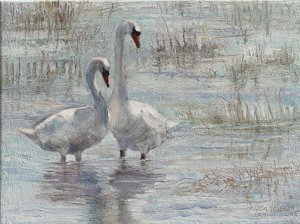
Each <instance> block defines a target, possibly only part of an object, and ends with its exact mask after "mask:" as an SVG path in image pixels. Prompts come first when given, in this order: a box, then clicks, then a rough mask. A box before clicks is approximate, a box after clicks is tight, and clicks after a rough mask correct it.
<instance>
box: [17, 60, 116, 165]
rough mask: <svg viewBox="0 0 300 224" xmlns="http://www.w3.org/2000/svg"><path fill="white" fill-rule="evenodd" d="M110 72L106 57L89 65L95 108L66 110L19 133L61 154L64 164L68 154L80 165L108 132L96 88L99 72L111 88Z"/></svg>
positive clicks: (105, 114) (87, 76)
mask: <svg viewBox="0 0 300 224" xmlns="http://www.w3.org/2000/svg"><path fill="white" fill-rule="evenodd" d="M109 69H110V65H109V62H108V60H107V59H106V58H104V57H98V58H94V59H93V60H92V62H91V63H90V64H89V66H88V69H87V73H86V81H87V84H88V86H89V89H90V91H91V93H92V96H93V99H94V106H85V107H76V108H70V109H65V110H62V111H60V112H58V113H56V114H54V115H52V116H50V117H47V118H45V119H44V120H42V121H41V122H39V123H37V124H36V125H35V126H34V128H33V129H25V128H22V129H21V128H20V129H19V131H20V132H21V133H24V134H25V135H26V136H27V137H29V138H30V139H32V140H33V141H34V142H35V143H37V144H38V145H39V146H40V147H41V148H42V149H44V150H48V151H53V152H55V151H57V152H59V153H60V154H61V161H62V162H65V161H66V155H67V154H74V155H75V157H76V161H77V162H79V161H80V160H81V153H82V152H83V151H84V150H85V149H87V148H89V147H90V146H92V145H94V144H96V143H99V142H100V141H101V140H102V139H103V138H104V136H105V135H106V132H107V130H108V126H109V117H108V109H107V105H106V103H105V101H104V98H103V96H102V94H101V92H100V91H99V90H98V88H97V87H96V84H95V83H96V79H95V75H96V72H97V70H99V71H100V72H101V73H102V77H103V79H104V81H105V83H106V86H107V87H109V81H108V76H109Z"/></svg>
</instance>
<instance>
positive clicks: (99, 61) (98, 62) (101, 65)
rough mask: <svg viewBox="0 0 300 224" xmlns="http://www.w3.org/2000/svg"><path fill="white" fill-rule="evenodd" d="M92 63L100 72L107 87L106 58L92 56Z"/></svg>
mask: <svg viewBox="0 0 300 224" xmlns="http://www.w3.org/2000/svg"><path fill="white" fill-rule="evenodd" d="M92 63H93V64H94V66H96V68H97V69H98V70H99V71H100V72H101V74H102V78H103V80H104V82H105V84H106V86H107V87H109V78H108V77H109V70H110V64H109V61H108V59H107V58H105V57H97V58H93V60H92Z"/></svg>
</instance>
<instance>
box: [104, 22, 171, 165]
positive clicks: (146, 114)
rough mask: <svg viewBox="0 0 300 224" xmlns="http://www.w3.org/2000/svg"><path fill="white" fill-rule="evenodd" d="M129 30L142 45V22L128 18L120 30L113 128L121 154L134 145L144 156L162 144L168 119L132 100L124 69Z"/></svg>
mask: <svg viewBox="0 0 300 224" xmlns="http://www.w3.org/2000/svg"><path fill="white" fill-rule="evenodd" d="M127 34H129V35H131V37H132V39H133V40H134V42H135V44H136V47H137V48H139V47H140V41H139V36H140V34H141V32H140V26H139V25H138V24H137V23H136V22H135V21H131V20H128V21H124V22H123V23H122V24H121V25H120V26H119V27H118V28H117V30H116V43H115V74H114V83H115V86H114V90H113V93H112V97H111V99H110V101H109V102H108V107H109V109H110V112H111V132H112V133H113V135H114V137H115V138H116V139H117V141H118V144H119V146H120V156H121V157H124V156H125V151H126V150H127V149H128V148H130V149H132V150H139V151H140V153H141V159H145V158H146V154H147V153H148V151H149V150H151V149H154V148H156V147H158V146H159V145H161V143H162V142H163V141H164V140H165V138H166V136H167V130H168V122H167V120H166V119H165V118H164V116H163V115H161V114H160V113H159V112H158V111H156V110H155V109H154V108H153V107H151V106H149V105H147V104H145V103H140V102H137V101H132V100H129V99H128V97H127V89H126V80H125V73H124V67H123V62H124V39H125V36H126V35H127Z"/></svg>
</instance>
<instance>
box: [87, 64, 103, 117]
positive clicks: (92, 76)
mask: <svg viewBox="0 0 300 224" xmlns="http://www.w3.org/2000/svg"><path fill="white" fill-rule="evenodd" d="M96 71H97V68H96V66H94V65H93V64H92V63H91V64H90V65H89V67H88V71H87V73H86V82H87V84H88V86H89V89H90V91H91V93H92V97H93V100H94V106H95V108H96V110H97V112H99V113H100V114H101V116H102V117H103V118H104V119H106V120H108V110H107V105H106V103H105V100H104V98H103V96H102V94H101V91H100V90H99V89H98V88H97V86H96Z"/></svg>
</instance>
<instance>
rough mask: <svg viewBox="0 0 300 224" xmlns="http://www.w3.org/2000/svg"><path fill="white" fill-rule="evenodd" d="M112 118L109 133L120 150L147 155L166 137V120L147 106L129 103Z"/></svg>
mask: <svg viewBox="0 0 300 224" xmlns="http://www.w3.org/2000/svg"><path fill="white" fill-rule="evenodd" d="M120 109H121V111H122V112H121V113H119V114H117V115H116V117H112V127H111V132H112V133H113V135H114V137H115V138H116V139H117V141H118V143H119V145H120V148H121V149H123V150H125V149H131V150H138V151H140V152H141V153H145V154H147V152H148V151H149V150H151V149H154V148H156V147H158V146H159V145H161V144H162V142H163V141H164V140H165V139H166V136H167V120H166V119H165V118H164V116H163V115H161V114H160V113H159V112H157V111H156V110H155V109H154V108H153V107H151V106H150V105H148V104H145V103H141V102H137V101H132V100H131V101H129V102H128V105H126V107H125V108H124V107H123V108H120Z"/></svg>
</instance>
